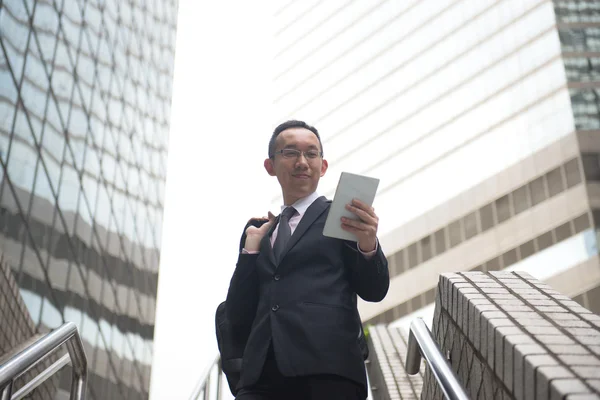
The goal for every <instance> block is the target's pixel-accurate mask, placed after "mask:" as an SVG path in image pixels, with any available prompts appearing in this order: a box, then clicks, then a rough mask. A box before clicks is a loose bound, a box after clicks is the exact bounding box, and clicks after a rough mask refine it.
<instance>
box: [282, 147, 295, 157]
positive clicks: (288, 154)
mask: <svg viewBox="0 0 600 400" xmlns="http://www.w3.org/2000/svg"><path fill="white" fill-rule="evenodd" d="M281 155H282V156H284V157H285V158H292V157H298V150H294V149H283V150H281Z"/></svg>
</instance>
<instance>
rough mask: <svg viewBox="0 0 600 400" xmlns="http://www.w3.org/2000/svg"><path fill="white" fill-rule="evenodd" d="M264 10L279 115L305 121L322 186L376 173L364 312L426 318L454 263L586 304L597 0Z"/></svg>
mask: <svg viewBox="0 0 600 400" xmlns="http://www.w3.org/2000/svg"><path fill="white" fill-rule="evenodd" d="M273 23H274V25H275V32H274V36H275V41H276V46H275V47H276V54H275V57H274V70H275V72H274V79H273V82H274V90H275V98H274V104H275V108H276V110H277V111H276V116H277V120H284V119H288V118H295V119H303V120H306V121H307V122H308V123H310V124H313V125H315V126H316V127H317V129H319V131H320V133H321V135H322V139H323V142H324V143H323V144H324V152H325V158H327V159H328V161H329V165H330V169H329V171H328V173H327V175H326V177H325V179H324V180H323V181H322V184H321V186H320V190H319V192H320V194H323V195H326V196H328V197H329V198H333V195H334V190H335V186H336V184H337V181H338V179H339V174H340V172H342V171H349V172H354V173H359V174H364V175H369V176H373V177H377V178H380V180H381V181H380V185H379V189H378V194H377V197H376V200H375V204H374V206H375V209H376V211H377V213H378V215H379V217H380V229H379V236H380V240H381V244H382V247H383V250H384V252H385V253H386V256H387V258H388V260H389V266H390V273H391V286H390V291H389V293H388V295H387V297H386V298H385V300H384V301H382V302H381V303H365V302H361V303H360V304H359V309H360V312H361V316H362V318H363V320H364V321H367V322H374V323H396V324H398V325H403V324H406V323H407V322H408V321H410V319H412V317H414V316H416V315H424V316H426V317H428V318H429V316H430V315H431V314H430V313H431V309H432V303H433V301H434V294H435V289H436V285H437V282H438V276H439V274H440V273H442V272H448V271H467V270H483V271H491V270H502V269H516V270H523V271H528V272H530V273H531V274H532V275H533V276H535V277H536V278H539V279H543V280H546V281H548V282H550V283H551V285H552V286H553V287H555V288H556V289H558V290H560V291H562V292H564V293H565V294H567V295H569V296H572V297H574V298H575V300H577V301H578V302H580V303H581V304H582V305H584V306H585V307H587V308H589V309H591V310H593V311H595V312H600V260H599V258H598V245H597V241H598V239H597V227H598V224H599V223H600V163H599V155H600V111H599V107H600V101H599V88H600V86H599V83H598V82H599V78H600V57H599V54H600V53H599V51H600V41H599V40H598V39H599V38H600V33H599V32H600V3H598V2H593V1H560V0H555V1H550V0H520V1H510V0H411V1H393V0H379V1H352V0H348V1H345V0H339V1H306V2H305V1H291V2H287V3H286V4H285V5H278V6H277V9H276V11H275V13H274V15H273ZM280 199H281V195H280V193H278V192H277V191H276V190H275V189H274V191H273V201H272V204H271V208H272V209H274V210H276V209H277V207H278V205H279V204H280V201H281V200H280Z"/></svg>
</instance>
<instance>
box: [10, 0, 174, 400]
mask: <svg viewBox="0 0 600 400" xmlns="http://www.w3.org/2000/svg"><path fill="white" fill-rule="evenodd" d="M176 17H177V1H176V0H172V1H159V2H147V1H141V0H138V1H125V2H121V1H117V0H0V163H1V165H2V182H1V184H0V235H2V237H1V238H0V250H1V251H2V253H3V254H4V256H5V259H6V260H7V263H8V264H9V265H10V268H11V270H12V271H13V273H14V276H15V279H16V281H17V283H18V286H19V288H20V293H21V296H22V297H23V300H24V302H25V304H26V306H27V309H28V311H29V313H30V314H31V317H32V319H33V321H34V323H35V324H37V329H38V330H40V331H45V330H48V329H52V328H55V327H57V326H59V325H60V324H62V323H63V322H64V321H74V322H75V323H77V324H78V326H79V328H80V331H81V333H82V336H83V339H84V344H85V348H86V353H87V356H88V360H89V364H90V372H91V373H90V383H89V394H90V397H91V398H96V399H101V398H111V399H116V398H128V399H130V398H131V399H133V398H147V397H148V390H149V381H150V368H151V362H152V354H153V350H152V344H153V336H154V313H155V304H156V289H157V280H158V265H159V257H160V243H161V235H162V210H163V205H164V191H165V177H166V160H167V150H168V131H169V118H170V106H171V93H172V78H173V62H174V49H175V36H176ZM0 329H2V328H1V327H0ZM65 384H66V385H67V387H68V385H69V384H70V382H68V380H67V382H66V383H65ZM63 386H64V385H63Z"/></svg>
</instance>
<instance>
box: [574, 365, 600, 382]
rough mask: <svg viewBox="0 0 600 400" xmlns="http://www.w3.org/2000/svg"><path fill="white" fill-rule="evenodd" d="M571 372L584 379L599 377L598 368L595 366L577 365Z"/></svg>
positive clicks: (599, 369)
mask: <svg viewBox="0 0 600 400" xmlns="http://www.w3.org/2000/svg"><path fill="white" fill-rule="evenodd" d="M573 372H575V373H576V374H577V376H579V377H580V378H584V379H600V368H597V367H579V366H574V367H573Z"/></svg>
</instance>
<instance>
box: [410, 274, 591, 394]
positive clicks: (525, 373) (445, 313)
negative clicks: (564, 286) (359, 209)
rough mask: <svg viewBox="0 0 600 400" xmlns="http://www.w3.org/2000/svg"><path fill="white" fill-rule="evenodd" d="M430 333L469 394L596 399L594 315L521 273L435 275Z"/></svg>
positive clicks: (427, 383)
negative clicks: (437, 280)
mask: <svg viewBox="0 0 600 400" xmlns="http://www.w3.org/2000/svg"><path fill="white" fill-rule="evenodd" d="M432 331H433V332H432V333H433V335H434V337H435V339H436V341H437V342H438V344H439V345H440V347H441V349H442V352H443V353H444V354H447V353H449V355H450V363H451V365H452V368H453V370H454V371H455V372H456V374H457V375H458V377H459V379H460V380H461V382H462V384H463V386H465V388H466V389H467V393H468V394H469V396H470V397H471V398H472V399H511V398H516V399H528V400H529V399H563V398H567V399H579V398H581V399H583V398H586V399H587V398H598V399H600V316H598V315H595V314H593V313H592V312H590V311H589V310H587V309H585V308H583V307H581V306H580V305H579V304H577V303H576V302H575V301H573V300H571V299H570V298H568V297H566V296H564V295H562V294H560V293H558V292H557V291H555V290H553V289H552V288H551V287H550V286H548V285H546V284H544V283H542V282H540V281H537V280H535V279H534V278H532V277H531V276H530V275H528V274H524V273H519V272H489V273H484V272H465V273H457V274H453V273H452V274H443V275H442V276H440V280H439V284H438V287H437V291H436V307H435V315H434V321H433V329H432ZM422 398H423V399H438V398H442V394H441V392H440V390H439V387H437V384H436V382H435V379H434V378H433V377H432V375H431V374H430V373H429V371H428V370H426V371H425V375H424V387H423V393H422Z"/></svg>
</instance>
